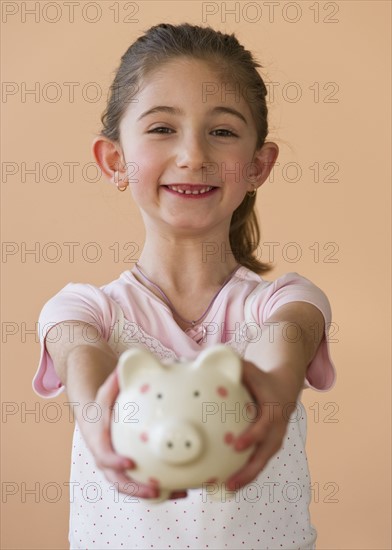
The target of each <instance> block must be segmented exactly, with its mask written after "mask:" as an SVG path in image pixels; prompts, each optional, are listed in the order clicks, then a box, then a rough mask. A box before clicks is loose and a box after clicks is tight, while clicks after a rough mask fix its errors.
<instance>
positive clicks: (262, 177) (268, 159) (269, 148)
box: [247, 141, 279, 191]
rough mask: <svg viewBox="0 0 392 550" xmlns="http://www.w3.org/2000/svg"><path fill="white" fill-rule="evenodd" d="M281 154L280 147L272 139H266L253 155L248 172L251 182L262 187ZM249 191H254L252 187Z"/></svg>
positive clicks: (256, 186)
mask: <svg viewBox="0 0 392 550" xmlns="http://www.w3.org/2000/svg"><path fill="white" fill-rule="evenodd" d="M278 155H279V147H278V146H277V145H276V143H273V142H272V141H266V142H265V143H264V144H263V145H262V146H261V147H260V149H257V150H256V151H255V153H254V155H253V160H252V163H251V166H250V169H249V172H247V176H248V181H249V183H250V182H252V183H253V185H254V186H255V188H258V187H261V185H263V183H264V182H265V181H266V179H267V178H268V176H269V174H270V172H271V170H272V168H273V167H274V164H275V162H276V159H277V158H278ZM248 191H252V189H251V188H249V189H248Z"/></svg>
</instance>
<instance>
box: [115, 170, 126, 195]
mask: <svg viewBox="0 0 392 550" xmlns="http://www.w3.org/2000/svg"><path fill="white" fill-rule="evenodd" d="M113 176H114V181H115V182H116V180H118V172H114V174H113ZM119 183H120V181H117V183H116V186H117V189H118V190H119V191H121V192H122V191H125V189H126V188H127V187H128V184H125V185H123V186H122V187H120V185H119Z"/></svg>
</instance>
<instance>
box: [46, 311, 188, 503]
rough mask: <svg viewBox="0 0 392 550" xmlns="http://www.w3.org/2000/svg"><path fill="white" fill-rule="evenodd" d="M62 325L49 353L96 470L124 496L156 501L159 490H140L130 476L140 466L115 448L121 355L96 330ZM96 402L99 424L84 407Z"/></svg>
mask: <svg viewBox="0 0 392 550" xmlns="http://www.w3.org/2000/svg"><path fill="white" fill-rule="evenodd" d="M59 325H60V327H61V337H60V339H58V340H57V341H56V342H50V339H47V340H46V349H47V351H48V352H49V354H50V356H51V358H52V361H53V366H54V369H55V371H56V374H57V376H58V377H59V378H60V380H61V382H62V383H63V384H64V386H65V388H66V390H67V394H68V397H69V398H70V401H71V402H73V403H77V405H76V409H75V411H76V412H75V416H76V419H77V422H78V425H79V428H80V431H81V432H82V435H83V438H84V440H85V442H86V444H87V446H88V448H89V450H90V451H91V453H92V454H93V456H94V459H95V462H96V465H97V467H98V468H100V469H101V470H102V471H103V473H104V474H105V477H106V479H107V480H108V481H110V482H111V483H113V484H114V486H116V487H117V488H118V491H119V492H122V493H124V494H128V495H130V496H133V497H136V496H140V497H141V498H151V497H155V496H157V495H156V488H155V487H153V486H148V485H143V484H140V483H139V484H138V483H136V482H135V481H134V480H132V479H131V478H130V477H129V476H128V475H127V474H126V472H128V471H129V470H131V469H132V468H134V466H135V463H134V462H133V461H132V460H131V459H129V458H126V457H122V456H119V455H118V454H117V453H116V452H115V451H114V449H113V446H112V443H111V436H110V422H111V414H112V408H113V405H114V403H115V399H116V397H117V395H118V392H119V386H118V379H117V373H116V365H117V361H118V358H117V356H116V354H115V353H114V352H113V350H112V349H111V347H110V346H109V344H108V343H107V342H106V341H105V340H104V339H102V338H101V337H100V336H99V332H98V331H97V328H96V327H94V326H93V325H89V324H88V323H83V322H79V321H74V322H71V321H67V322H66V323H59ZM53 328H54V327H52V329H51V330H53ZM87 329H88V333H87ZM71 330H72V333H71ZM49 333H50V331H49V332H48V334H49ZM71 334H72V337H71ZM87 334H88V338H87ZM91 402H95V403H96V404H97V406H98V407H99V410H100V412H101V415H100V418H99V419H98V420H97V421H94V422H91V421H89V420H88V418H85V417H84V415H83V405H85V404H86V403H91ZM185 496H186V492H184V491H175V492H173V493H172V495H171V498H183V497H185Z"/></svg>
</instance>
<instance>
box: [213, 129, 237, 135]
mask: <svg viewBox="0 0 392 550" xmlns="http://www.w3.org/2000/svg"><path fill="white" fill-rule="evenodd" d="M214 132H226V134H225V135H222V134H219V135H218V137H238V136H237V134H235V133H234V132H232V131H231V130H226V129H225V128H218V130H213V131H212V133H214Z"/></svg>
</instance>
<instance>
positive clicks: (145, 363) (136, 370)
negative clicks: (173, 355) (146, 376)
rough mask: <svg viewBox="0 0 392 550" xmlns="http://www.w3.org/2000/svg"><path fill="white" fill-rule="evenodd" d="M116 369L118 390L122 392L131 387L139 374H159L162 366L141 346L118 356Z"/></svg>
mask: <svg viewBox="0 0 392 550" xmlns="http://www.w3.org/2000/svg"><path fill="white" fill-rule="evenodd" d="M117 369H118V383H119V386H120V390H124V389H126V388H128V387H129V386H131V385H132V383H133V381H134V380H135V378H136V377H137V376H138V375H139V374H140V373H141V372H151V371H157V372H159V371H160V370H161V369H162V366H161V364H160V363H159V361H157V359H156V358H155V356H154V355H153V354H152V353H150V352H149V351H148V350H146V349H145V348H142V347H141V346H134V347H132V348H131V349H127V350H126V351H124V352H123V353H122V354H121V355H120V358H119V360H118V363H117Z"/></svg>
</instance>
